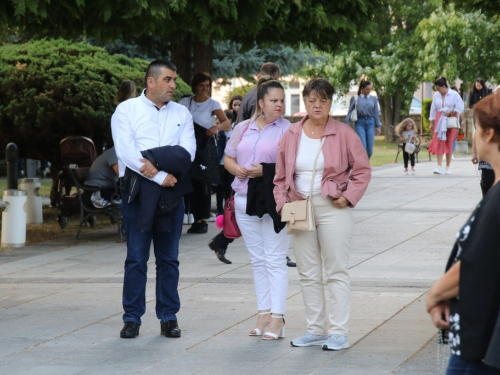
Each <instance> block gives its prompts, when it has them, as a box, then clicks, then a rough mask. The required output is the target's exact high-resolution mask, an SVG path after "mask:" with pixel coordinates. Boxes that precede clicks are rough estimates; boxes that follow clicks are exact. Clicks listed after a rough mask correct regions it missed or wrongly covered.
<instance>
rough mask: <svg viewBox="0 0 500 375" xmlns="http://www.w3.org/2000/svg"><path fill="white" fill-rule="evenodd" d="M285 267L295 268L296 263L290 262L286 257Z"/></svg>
mask: <svg viewBox="0 0 500 375" xmlns="http://www.w3.org/2000/svg"><path fill="white" fill-rule="evenodd" d="M286 265H287V266H288V267H297V263H295V262H292V260H291V259H290V258H289V257H286Z"/></svg>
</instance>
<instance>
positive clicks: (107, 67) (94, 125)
mask: <svg viewBox="0 0 500 375" xmlns="http://www.w3.org/2000/svg"><path fill="white" fill-rule="evenodd" d="M1 48H2V53H1V55H0V156H4V153H5V146H6V144H7V143H9V142H14V143H16V144H17V145H18V147H19V153H20V157H23V158H33V159H43V160H48V161H50V162H52V163H53V164H55V165H56V166H57V165H60V161H59V142H60V141H61V139H62V138H64V137H66V136H68V135H84V136H87V137H89V138H91V139H92V140H93V141H94V143H95V145H96V148H97V150H98V152H99V151H100V150H101V149H102V145H103V143H104V142H107V143H108V144H111V143H112V139H111V129H110V120H111V116H112V114H113V112H114V109H115V106H114V104H113V98H114V96H115V95H116V93H117V90H118V86H119V84H120V82H121V81H122V80H124V79H131V80H133V81H135V82H136V84H137V86H138V94H139V93H140V91H142V89H141V87H143V85H144V83H143V82H144V74H145V71H146V68H147V66H148V64H149V62H148V61H146V60H141V59H130V58H128V57H125V56H123V55H110V54H108V53H107V52H106V50H104V49H102V48H99V47H94V46H91V45H88V44H84V43H76V42H71V41H66V40H62V39H57V40H36V41H30V42H28V43H24V44H13V45H4V46H2V47H1ZM190 92H191V89H190V88H189V86H187V85H186V84H185V83H184V82H182V81H181V80H180V79H179V80H178V88H177V90H176V95H175V98H174V99H175V100H178V99H179V98H180V97H182V95H184V94H186V93H190Z"/></svg>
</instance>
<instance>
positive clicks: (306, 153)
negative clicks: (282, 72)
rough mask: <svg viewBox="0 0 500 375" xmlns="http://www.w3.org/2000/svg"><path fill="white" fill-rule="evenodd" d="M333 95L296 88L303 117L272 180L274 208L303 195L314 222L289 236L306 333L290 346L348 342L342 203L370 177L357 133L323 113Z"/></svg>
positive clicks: (320, 82)
mask: <svg viewBox="0 0 500 375" xmlns="http://www.w3.org/2000/svg"><path fill="white" fill-rule="evenodd" d="M333 93H334V88H333V86H332V85H331V84H330V83H329V82H328V81H326V80H324V79H313V80H311V81H309V82H308V83H307V84H306V85H305V86H304V90H303V92H302V96H303V98H304V104H305V106H306V111H307V115H306V116H305V117H304V118H303V119H302V120H301V121H300V122H298V123H295V124H293V125H292V126H290V130H289V131H287V132H286V133H285V135H284V136H283V138H282V140H281V141H280V144H279V149H278V158H277V161H276V177H275V179H274V184H275V188H274V197H275V199H276V210H277V211H278V212H281V210H282V208H283V206H284V205H285V203H289V202H294V201H299V200H304V199H306V198H309V199H310V203H311V204H312V207H313V209H314V210H313V215H314V220H315V225H316V227H315V230H314V231H312V232H293V233H292V243H293V250H294V253H295V258H296V262H297V269H298V271H299V274H300V285H301V288H302V297H303V299H304V305H305V312H306V319H307V332H306V333H305V334H304V335H303V336H301V337H298V338H296V339H294V340H292V342H291V345H292V346H311V345H321V346H322V348H323V349H324V350H340V349H345V348H347V347H348V346H349V344H348V342H347V332H348V320H349V311H350V300H351V289H350V280H349V273H348V271H347V266H348V261H349V253H350V250H351V249H350V243H351V234H352V231H353V228H354V220H353V217H352V213H351V209H350V208H351V207H354V206H356V204H357V203H358V202H359V200H360V199H361V197H362V196H363V194H364V193H365V191H366V188H367V187H368V183H369V182H370V178H371V168H370V161H369V160H368V157H367V154H366V151H365V149H364V147H363V144H362V143H361V141H360V139H359V137H358V136H357V135H356V133H355V132H354V131H353V130H352V129H351V128H350V127H349V126H345V125H344V124H343V123H341V122H338V121H335V120H334V119H332V118H331V117H330V116H329V113H330V108H331V106H332V96H333ZM367 95H368V94H367ZM372 124H373V121H372ZM315 166H316V168H315ZM311 192H312V194H311ZM324 285H326V288H327V295H328V297H327V298H325V291H324Z"/></svg>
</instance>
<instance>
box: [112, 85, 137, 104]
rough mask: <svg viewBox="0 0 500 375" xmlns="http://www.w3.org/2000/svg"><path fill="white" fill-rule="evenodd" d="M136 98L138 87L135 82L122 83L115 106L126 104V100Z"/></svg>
mask: <svg viewBox="0 0 500 375" xmlns="http://www.w3.org/2000/svg"><path fill="white" fill-rule="evenodd" d="M136 96H137V87H136V85H135V82H134V81H131V80H129V79H127V80H125V81H122V83H120V87H119V88H118V94H116V96H115V99H114V100H113V102H114V103H115V105H118V104H120V103H121V102H124V101H125V100H127V99H130V98H135V97H136Z"/></svg>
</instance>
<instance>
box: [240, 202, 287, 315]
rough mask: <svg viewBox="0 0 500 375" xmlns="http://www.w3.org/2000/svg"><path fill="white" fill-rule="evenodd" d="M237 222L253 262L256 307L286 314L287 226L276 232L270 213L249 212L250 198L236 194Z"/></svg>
mask: <svg viewBox="0 0 500 375" xmlns="http://www.w3.org/2000/svg"><path fill="white" fill-rule="evenodd" d="M234 202H235V213H236V221H237V222H238V226H239V228H240V231H241V234H242V236H243V240H244V241H245V245H246V247H247V249H248V252H249V254H250V260H251V262H252V270H253V279H254V285H255V294H256V296H257V308H258V309H259V310H271V311H272V312H273V313H276V314H284V313H285V310H286V294H287V290H288V267H287V265H286V255H287V253H288V247H289V245H290V236H289V235H288V234H287V233H286V228H285V229H283V230H282V231H281V232H280V233H276V232H275V231H274V226H273V219H272V218H271V216H269V215H268V214H265V215H264V216H263V217H262V218H259V217H258V216H249V215H247V214H246V207H247V197H246V196H244V195H238V194H236V195H235V196H234Z"/></svg>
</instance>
